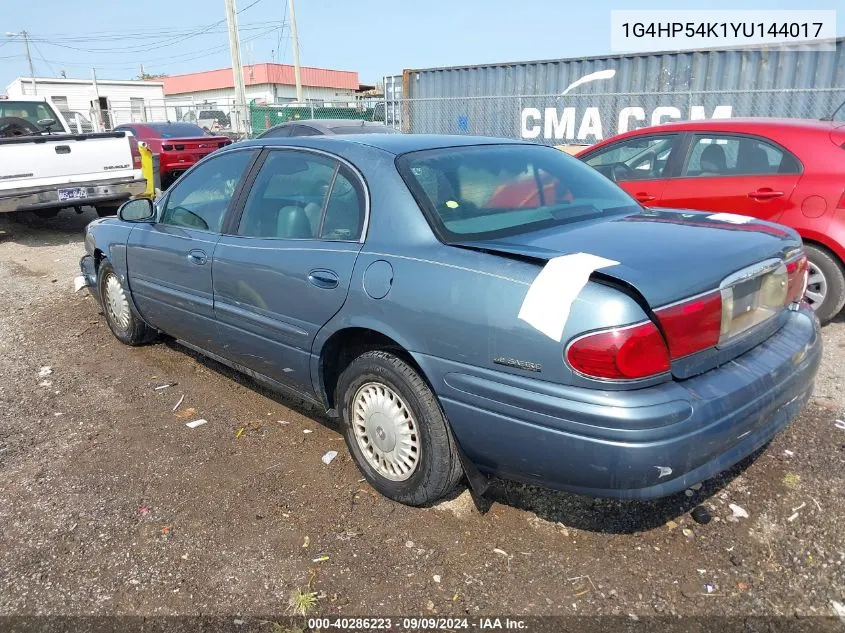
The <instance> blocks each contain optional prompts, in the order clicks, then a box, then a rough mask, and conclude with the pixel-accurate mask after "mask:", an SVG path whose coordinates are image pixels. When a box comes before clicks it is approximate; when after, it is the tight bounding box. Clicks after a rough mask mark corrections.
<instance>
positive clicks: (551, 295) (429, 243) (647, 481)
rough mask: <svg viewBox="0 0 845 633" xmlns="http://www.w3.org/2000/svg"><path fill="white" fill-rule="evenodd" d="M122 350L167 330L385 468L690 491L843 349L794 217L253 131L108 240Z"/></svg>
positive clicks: (561, 168) (515, 161) (782, 419)
mask: <svg viewBox="0 0 845 633" xmlns="http://www.w3.org/2000/svg"><path fill="white" fill-rule="evenodd" d="M85 246H86V250H87V254H86V255H85V256H84V257H83V258H82V262H81V268H82V276H83V279H82V280H81V281H82V282H83V283H84V284H86V285H88V286H89V288H90V289H91V291H92V293H93V294H94V296H95V297H97V298H98V300H100V301H101V303H102V306H103V309H104V313H105V316H106V318H107V320H108V324H109V326H110V328H111V330H112V331H113V332H114V335H115V336H116V337H117V338H118V339H119V340H120V341H122V342H123V343H126V344H129V345H139V344H142V343H146V342H148V341H151V340H153V339H154V338H155V337H156V336H157V335H160V334H165V335H167V336H170V337H174V338H175V339H178V340H179V341H181V342H182V343H183V344H184V345H186V346H188V347H190V348H193V349H195V350H197V351H199V352H201V353H203V354H206V355H208V356H209V357H211V358H213V359H216V360H217V361H219V362H221V363H225V364H227V365H229V366H231V367H234V368H236V369H238V370H240V371H243V372H245V373H247V374H249V375H250V376H252V377H253V378H255V379H256V380H258V381H260V382H263V383H265V384H267V385H269V386H271V387H273V388H275V389H278V390H280V391H287V392H291V393H293V394H296V395H297V396H299V397H301V398H305V399H307V400H310V401H312V402H314V403H317V404H319V405H321V406H323V407H325V409H326V410H327V411H328V412H329V414H330V415H332V416H335V417H337V418H339V419H340V423H341V426H342V429H343V433H344V436H345V438H346V442H347V445H348V447H349V451H350V453H351V454H352V456H353V458H354V459H355V461H356V463H357V464H358V466H359V467H360V469H361V471H362V472H363V474H364V476H366V478H367V479H368V481H369V482H370V483H371V484H372V485H373V486H374V487H375V488H376V489H377V490H379V491H380V492H382V493H383V494H385V495H386V496H388V497H390V498H392V499H395V500H398V501H401V502H403V503H407V504H413V505H422V504H427V503H431V502H433V501H434V500H436V499H438V498H440V497H442V496H443V495H445V494H447V493H448V492H450V490H451V489H453V488H454V487H455V486H456V484H457V483H458V481H459V480H460V478H461V477H462V475H463V474H464V471H465V470H466V471H468V472H471V473H472V474H473V475H477V474H478V472H481V473H492V474H496V475H499V476H502V477H505V478H511V479H517V480H522V481H529V482H537V483H540V484H543V485H547V486H551V487H555V488H561V489H566V490H571V491H575V492H579V493H584V494H589V495H597V496H608V497H617V498H652V497H658V496H664V495H669V494H672V493H675V492H678V491H681V490H683V489H684V488H686V487H688V486H690V485H692V484H695V483H697V482H700V481H703V480H705V479H707V478H709V477H711V476H713V475H715V474H716V473H718V472H720V471H722V470H724V469H726V468H728V467H729V466H731V465H732V464H734V463H736V462H738V461H739V460H741V459H742V458H743V457H745V456H747V455H749V454H750V453H752V452H753V451H755V450H756V449H758V448H759V447H761V446H763V445H764V444H766V443H767V442H768V441H769V440H770V439H771V438H772V436H773V435H774V434H775V433H776V432H777V431H779V430H780V429H782V428H783V427H784V426H785V425H786V424H787V423H788V422H789V421H790V420H791V419H792V418H793V417H795V415H796V414H797V413H798V412H799V411H800V410H801V408H802V407H803V406H804V405H805V403H806V402H807V400H808V398H809V397H810V394H811V392H812V386H813V379H814V377H815V373H816V370H817V368H818V365H819V361H820V356H821V339H820V335H819V325H818V322H817V320H816V319H815V317H814V315H813V313H812V311H811V310H810V309H809V308H808V306H807V305H806V303H803V302H802V297H803V294H804V290H805V285H806V258H805V257H804V253H803V250H802V245H801V241H800V238H799V237H798V236H797V234H796V233H795V232H794V231H792V230H790V229H787V228H785V227H782V226H779V225H776V224H771V223H767V222H761V221H757V220H753V219H752V218H748V217H743V216H736V215H731V214H725V213H718V214H708V213H699V212H688V211H673V210H666V209H645V208H643V207H642V206H640V205H639V204H638V203H637V202H635V201H634V200H633V199H632V198H631V197H629V196H628V195H627V194H626V193H625V192H623V191H622V190H621V189H619V188H618V187H617V186H616V185H614V184H613V183H611V182H610V181H609V180H607V179H606V178H604V177H603V176H601V175H600V174H599V173H598V172H596V171H594V170H593V169H592V168H590V167H588V166H586V165H584V164H582V163H581V162H579V161H578V160H577V159H575V158H572V157H569V156H567V155H565V154H563V153H562V152H559V151H558V150H556V149H553V148H548V147H542V146H538V145H533V144H527V143H522V142H512V141H507V140H501V139H489V138H472V137H452V136H424V135H359V136H345V137H344V136H336V137H304V138H287V139H261V140H257V141H247V142H243V143H239V144H236V145H233V146H231V147H228V148H226V149H223V150H220V151H217V152H215V153H214V154H212V155H211V156H209V157H208V158H206V159H205V160H203V161H202V162H200V163H199V164H197V165H196V166H195V167H194V168H193V169H191V170H190V171H188V172H186V173H185V174H184V175H183V176H182V177H181V178H180V179H179V180H178V181H177V182H176V184H175V185H174V186H173V187H172V188H171V189H170V190H168V191H167V193H166V194H165V195H164V196H162V197H160V198H159V199H158V200H157V201H156V203H155V205H153V204H152V203H151V202H149V201H148V200H144V199H137V200H132V201H130V202H128V203H126V204H125V205H124V206H123V207H122V208H121V210H120V213H119V217H117V218H108V219H101V220H95V221H94V222H92V223H91V224H90V225H89V226H88V228H87V231H86V239H85Z"/></svg>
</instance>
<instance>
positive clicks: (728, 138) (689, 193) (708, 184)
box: [660, 132, 801, 222]
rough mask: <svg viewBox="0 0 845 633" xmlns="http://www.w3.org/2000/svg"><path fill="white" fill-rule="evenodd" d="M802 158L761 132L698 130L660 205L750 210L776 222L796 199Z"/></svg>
mask: <svg viewBox="0 0 845 633" xmlns="http://www.w3.org/2000/svg"><path fill="white" fill-rule="evenodd" d="M800 177H801V163H800V162H799V161H798V159H797V158H796V157H795V156H794V155H793V154H791V153H790V152H789V151H787V150H786V149H785V148H783V147H781V146H779V145H777V144H775V143H774V142H771V141H769V140H768V139H763V138H760V137H757V136H752V135H745V134H723V133H717V132H710V133H708V132H697V133H695V134H694V135H692V141H691V143H690V146H689V151H688V154H687V157H686V160H685V161H684V164H683V166H682V168H681V171H680V177H679V178H673V179H670V180H669V181H667V183H666V186H665V187H664V189H663V196H662V198H661V200H660V206H663V207H674V208H680V209H697V210H701V211H715V212H727V213H736V214H741V215H749V216H752V217H755V218H759V219H762V220H770V221H773V222H776V221H777V220H778V219H779V218H780V216H781V215H783V212H784V211H786V210H787V209H788V208H790V206H791V205H792V203H791V202H790V198H791V196H792V193H793V191H794V190H795V187H796V185H797V184H798V180H799V179H800Z"/></svg>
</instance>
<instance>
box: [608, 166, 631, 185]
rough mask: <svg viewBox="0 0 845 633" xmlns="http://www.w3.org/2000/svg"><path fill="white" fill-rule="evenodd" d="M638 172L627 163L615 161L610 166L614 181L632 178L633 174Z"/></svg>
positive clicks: (611, 176) (611, 177)
mask: <svg viewBox="0 0 845 633" xmlns="http://www.w3.org/2000/svg"><path fill="white" fill-rule="evenodd" d="M635 175H636V174H635V173H634V170H633V169H631V168H630V167H629V166H628V165H626V164H625V163H613V165H611V168H610V179H611V180H612V181H613V182H619V181H620V180H631V179H632V178H633V176H635Z"/></svg>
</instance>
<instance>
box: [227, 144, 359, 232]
mask: <svg viewBox="0 0 845 633" xmlns="http://www.w3.org/2000/svg"><path fill="white" fill-rule="evenodd" d="M363 218H364V196H363V190H362V188H361V186H360V184H359V182H358V179H357V178H356V177H355V176H354V175H353V174H352V172H351V171H350V170H349V169H348V168H347V167H346V166H345V165H342V164H341V163H340V162H338V161H336V160H334V159H331V158H328V157H325V156H319V155H316V154H312V153H309V152H300V151H296V150H274V151H271V152H270V153H269V154H268V156H267V160H266V161H265V162H264V164H263V165H262V167H261V171H260V172H259V173H258V177H257V178H256V179H255V183H254V184H253V186H252V189H251V191H250V193H249V197H248V198H247V201H246V205H245V207H244V212H243V216H242V217H241V221H240V225H239V226H238V235H243V236H248V237H263V238H278V239H318V238H319V239H327V240H356V239H358V237H360V234H361V227H362V225H363Z"/></svg>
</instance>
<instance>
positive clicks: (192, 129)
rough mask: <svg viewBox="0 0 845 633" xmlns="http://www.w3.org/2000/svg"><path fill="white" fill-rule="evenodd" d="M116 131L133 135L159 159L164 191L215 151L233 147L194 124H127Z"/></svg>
mask: <svg viewBox="0 0 845 633" xmlns="http://www.w3.org/2000/svg"><path fill="white" fill-rule="evenodd" d="M115 130H124V131H127V132H132V134H133V135H134V136H135V138H137V139H138V140H139V141H144V142H145V143H147V145H149V146H150V149H151V150H152V151H153V153H154V154H158V155H159V175H160V176H161V188H162V189H167V187H169V186H170V185H171V184H172V183H173V181H174V180H176V179H177V178H178V177H179V176H181V175H182V172H184V171H185V170H187V169H188V168H190V167H193V165H194V163H196V162H198V161H199V160H200V159H202V158H205V157H206V156H207V155H208V154H210V153H211V152H213V151H214V150H216V149H219V148H221V147H225V146H226V145H230V144H231V143H232V141H231V140H230V139H229V138H228V137H226V136H208V135H207V134H206V133H205V132H204V131H203V129H202V128H201V127H200V126H198V125H194V124H193V123H169V122H163V123H127V124H125V125H118V126H117V127H116V128H115Z"/></svg>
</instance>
